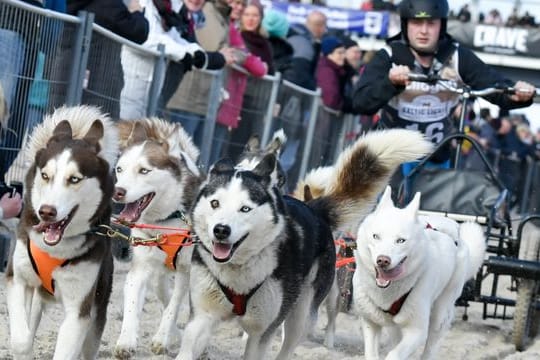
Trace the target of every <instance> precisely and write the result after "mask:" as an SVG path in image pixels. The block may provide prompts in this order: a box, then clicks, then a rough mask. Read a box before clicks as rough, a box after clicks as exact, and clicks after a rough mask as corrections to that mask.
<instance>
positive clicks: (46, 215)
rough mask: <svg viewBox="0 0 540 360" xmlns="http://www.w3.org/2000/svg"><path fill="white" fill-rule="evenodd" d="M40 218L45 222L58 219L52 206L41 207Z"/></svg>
mask: <svg viewBox="0 0 540 360" xmlns="http://www.w3.org/2000/svg"><path fill="white" fill-rule="evenodd" d="M38 213H39V217H40V218H41V219H42V220H43V221H54V220H55V219H56V215H57V213H56V208H55V207H54V206H51V205H41V206H40V207H39V210H38Z"/></svg>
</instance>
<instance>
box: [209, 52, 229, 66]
mask: <svg viewBox="0 0 540 360" xmlns="http://www.w3.org/2000/svg"><path fill="white" fill-rule="evenodd" d="M206 58H207V60H206V61H207V65H206V68H207V69H208V70H219V69H223V68H224V67H225V64H226V61H225V56H223V54H222V53H220V52H219V51H209V52H207V53H206Z"/></svg>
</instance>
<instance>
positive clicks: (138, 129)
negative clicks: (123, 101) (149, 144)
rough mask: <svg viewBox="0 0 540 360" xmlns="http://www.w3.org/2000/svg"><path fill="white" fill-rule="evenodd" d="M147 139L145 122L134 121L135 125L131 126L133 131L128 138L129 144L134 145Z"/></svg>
mask: <svg viewBox="0 0 540 360" xmlns="http://www.w3.org/2000/svg"><path fill="white" fill-rule="evenodd" d="M146 139H147V134H146V129H145V128H144V126H143V124H141V123H140V122H139V121H134V122H133V127H132V128H131V133H130V134H129V138H128V140H127V145H128V146H130V145H133V144H137V143H140V142H143V141H144V140H146Z"/></svg>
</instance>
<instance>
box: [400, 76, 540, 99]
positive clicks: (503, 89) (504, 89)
mask: <svg viewBox="0 0 540 360" xmlns="http://www.w3.org/2000/svg"><path fill="white" fill-rule="evenodd" d="M409 80H410V81H418V82H425V83H428V84H439V85H441V86H443V87H444V88H446V89H447V90H449V91H452V92H454V93H457V94H461V95H466V96H468V97H471V96H486V95H491V94H496V93H503V94H508V95H513V94H516V93H518V92H526V93H529V92H530V90H522V89H516V88H514V87H511V86H505V85H497V84H496V85H494V86H492V87H488V88H485V89H478V90H473V89H471V88H470V87H468V86H459V85H457V84H456V82H455V81H452V80H448V79H444V78H441V77H440V76H439V75H425V74H418V73H410V74H409ZM535 96H540V88H536V89H535Z"/></svg>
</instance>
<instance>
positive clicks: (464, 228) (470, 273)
mask: <svg viewBox="0 0 540 360" xmlns="http://www.w3.org/2000/svg"><path fill="white" fill-rule="evenodd" d="M459 241H460V242H461V246H466V247H467V248H468V249H469V262H468V263H469V266H468V268H467V269H466V272H465V275H466V279H467V280H468V279H470V278H472V277H474V276H475V275H476V272H477V271H478V269H479V268H480V266H482V262H483V261H484V257H485V255H486V236H485V235H484V230H483V229H482V227H481V226H480V225H478V224H476V223H473V222H465V223H463V224H461V225H460V227H459Z"/></svg>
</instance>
